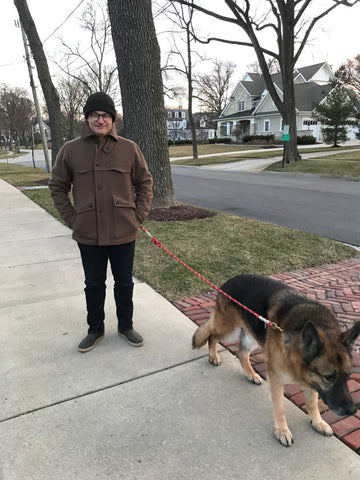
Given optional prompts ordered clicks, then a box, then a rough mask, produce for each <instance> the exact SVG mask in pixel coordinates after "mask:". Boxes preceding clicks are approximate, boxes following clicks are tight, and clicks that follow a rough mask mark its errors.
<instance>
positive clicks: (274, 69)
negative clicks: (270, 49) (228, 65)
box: [246, 58, 280, 75]
mask: <svg viewBox="0 0 360 480" xmlns="http://www.w3.org/2000/svg"><path fill="white" fill-rule="evenodd" d="M266 63H267V66H268V69H269V72H270V75H274V74H275V73H280V65H279V62H278V60H277V59H276V58H268V59H267V61H266ZM246 68H247V70H248V71H249V72H252V73H259V74H261V73H262V71H261V68H260V64H259V62H253V63H250V64H249V65H247V66H246Z"/></svg>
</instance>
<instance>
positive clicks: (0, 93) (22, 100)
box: [0, 85, 35, 150]
mask: <svg viewBox="0 0 360 480" xmlns="http://www.w3.org/2000/svg"><path fill="white" fill-rule="evenodd" d="M0 112H1V118H2V127H3V128H4V129H6V130H8V131H9V134H10V150H12V144H13V142H15V144H16V145H17V148H18V147H19V145H20V142H22V143H25V144H27V142H28V139H29V137H30V132H31V122H32V120H33V118H34V116H35V108H34V103H33V101H32V100H30V98H29V97H28V94H27V92H26V90H24V89H22V88H9V87H8V86H7V85H2V86H1V89H0Z"/></svg>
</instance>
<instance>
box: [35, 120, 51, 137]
mask: <svg viewBox="0 0 360 480" xmlns="http://www.w3.org/2000/svg"><path fill="white" fill-rule="evenodd" d="M43 127H44V133H45V138H46V140H47V141H49V140H50V139H51V132H50V127H49V125H48V124H47V123H46V122H44V121H43ZM33 128H34V134H35V135H38V136H40V135H41V132H40V125H39V122H38V121H37V120H34V122H33Z"/></svg>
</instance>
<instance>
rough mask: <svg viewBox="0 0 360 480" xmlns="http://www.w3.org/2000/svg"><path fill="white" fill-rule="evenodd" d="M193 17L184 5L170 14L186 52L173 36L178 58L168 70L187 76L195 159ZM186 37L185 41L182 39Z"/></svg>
mask: <svg viewBox="0 0 360 480" xmlns="http://www.w3.org/2000/svg"><path fill="white" fill-rule="evenodd" d="M193 15H194V10H193V8H192V7H191V5H190V6H188V7H187V8H184V6H183V5H180V6H179V7H177V6H176V5H173V10H172V12H168V16H169V18H171V19H172V21H173V22H174V24H175V25H176V26H177V27H178V28H179V29H180V32H179V34H178V35H177V36H178V37H179V39H180V40H182V41H184V43H185V49H184V52H183V50H182V49H181V48H179V47H178V44H177V42H176V40H175V39H174V35H173V47H172V49H171V52H170V57H172V58H175V57H176V58H177V59H178V61H176V60H175V63H174V64H173V65H171V66H169V65H168V67H167V69H168V70H173V71H176V72H178V73H181V74H182V75H184V76H185V78H186V82H187V98H188V115H189V123H190V130H191V136H192V148H193V158H198V148H197V138H196V125H195V119H194V114H193V98H194V85H193V81H194V80H193V68H194V60H193V55H194V51H193V43H194V32H193ZM182 34H183V35H184V40H183V38H182Z"/></svg>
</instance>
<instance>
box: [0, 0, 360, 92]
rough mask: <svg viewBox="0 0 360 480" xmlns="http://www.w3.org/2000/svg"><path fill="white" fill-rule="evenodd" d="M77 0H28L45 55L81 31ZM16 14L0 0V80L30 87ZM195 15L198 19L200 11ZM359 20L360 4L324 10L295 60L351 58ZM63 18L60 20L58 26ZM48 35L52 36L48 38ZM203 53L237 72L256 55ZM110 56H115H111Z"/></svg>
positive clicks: (225, 30)
mask: <svg viewBox="0 0 360 480" xmlns="http://www.w3.org/2000/svg"><path fill="white" fill-rule="evenodd" d="M252 1H254V0H252ZM256 1H257V0H255V2H256ZM80 3H81V2H80V0H61V1H56V0H50V1H49V0H28V5H29V9H30V12H31V14H32V16H33V19H34V21H35V24H36V27H37V30H38V33H39V35H40V38H41V39H42V41H43V42H44V48H45V52H46V54H47V55H48V57H49V58H51V57H56V56H57V55H58V51H59V40H58V39H57V38H56V37H58V36H62V37H63V38H64V39H65V40H66V41H67V43H69V44H73V45H74V44H75V43H76V41H77V40H81V38H83V32H82V30H81V29H80V28H79V26H78V25H79V19H78V18H79V16H80V14H81V11H82V9H83V5H84V4H85V3H86V2H83V3H82V5H81V6H80V8H78V9H77V10H76V12H75V13H74V14H73V15H71V16H70V18H69V19H68V20H66V19H67V17H68V16H69V14H70V13H71V12H72V11H73V10H74V9H75V8H76V6H77V5H78V4H80ZM330 3H331V0H316V1H314V4H316V5H319V4H325V5H329V4H330ZM205 4H206V6H207V7H209V6H210V5H211V4H213V5H216V8H219V7H221V11H222V13H223V14H225V13H227V12H226V10H225V8H224V3H223V2H222V0H207V1H206V2H205ZM262 4H264V0H262ZM17 18H18V17H17V10H16V8H15V6H14V3H13V0H1V19H2V26H1V29H0V45H1V55H0V83H5V84H8V85H10V86H11V87H23V88H26V89H28V91H29V92H30V86H29V79H28V70H27V66H26V63H25V61H24V45H23V42H22V37H21V31H20V29H19V28H16V26H15V24H14V20H16V19H17ZM196 18H197V19H199V20H200V18H199V17H196ZM359 20H360V4H358V5H356V6H355V7H352V8H347V7H343V6H340V7H338V8H337V9H335V11H333V12H332V13H331V14H329V15H327V16H326V17H325V18H324V19H323V20H322V22H321V24H320V26H319V27H318V28H317V29H316V31H314V33H313V35H312V39H311V44H310V45H309V46H307V48H306V50H305V52H304V54H303V55H302V57H301V59H300V61H299V63H298V66H305V65H311V64H313V63H319V62H323V61H327V62H328V63H329V64H330V65H332V66H333V68H334V69H336V68H337V67H339V65H340V64H341V63H342V62H344V61H345V60H346V59H347V58H353V57H354V56H356V55H357V54H358V53H360V46H359V31H358V30H359V23H360V22H359ZM61 24H63V25H62V26H60V25H61ZM58 27H60V28H59V29H58V30H57V31H56V33H54V34H53V32H54V30H55V29H57V28H58ZM164 28H165V27H164V25H163V24H157V29H158V32H159V33H160V32H161V31H163V30H164ZM199 28H200V30H201V31H202V32H203V33H204V34H205V33H211V34H212V35H216V36H219V37H220V36H225V35H229V34H230V35H234V36H236V35H241V33H240V32H239V30H236V31H235V30H232V31H231V29H229V27H228V26H227V25H226V24H223V25H221V24H219V23H216V22H211V21H209V20H208V19H205V20H204V19H203V20H202V21H201V23H199ZM52 34H53V35H52ZM51 35H52V36H51ZM49 36H50V38H48V37H49ZM168 36H169V35H168V34H165V35H159V40H160V45H161V49H162V51H163V52H164V53H165V50H166V49H167V42H166V38H167V37H168ZM46 39H47V40H46ZM85 48H86V46H85V45H84V49H85ZM207 56H208V57H210V56H211V57H213V58H218V59H221V60H223V61H226V60H231V61H232V62H234V63H235V64H236V65H237V69H236V73H237V75H238V76H240V75H241V74H242V73H245V71H246V66H247V65H248V64H250V63H252V62H254V61H255V60H256V58H255V55H254V53H253V51H252V49H251V48H245V47H235V46H226V45H224V44H215V43H212V44H211V46H210V47H207ZM113 62H115V60H114V57H113ZM49 65H50V69H51V72H52V74H53V75H54V80H55V79H56V78H57V77H58V78H59V76H60V75H61V74H60V72H59V69H58V67H57V66H56V65H55V64H54V63H53V62H51V60H50V61H49ZM209 69H210V67H209ZM208 71H209V70H208ZM36 79H37V77H36Z"/></svg>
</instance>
